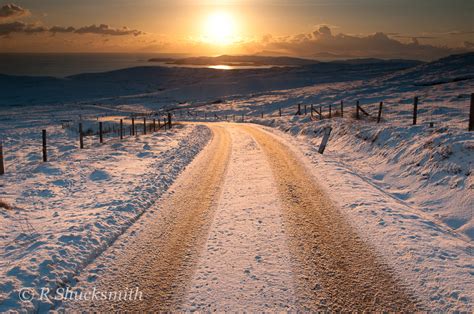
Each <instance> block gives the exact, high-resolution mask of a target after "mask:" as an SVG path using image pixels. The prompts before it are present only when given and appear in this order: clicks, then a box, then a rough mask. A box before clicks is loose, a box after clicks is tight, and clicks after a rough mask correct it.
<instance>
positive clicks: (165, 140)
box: [0, 108, 210, 311]
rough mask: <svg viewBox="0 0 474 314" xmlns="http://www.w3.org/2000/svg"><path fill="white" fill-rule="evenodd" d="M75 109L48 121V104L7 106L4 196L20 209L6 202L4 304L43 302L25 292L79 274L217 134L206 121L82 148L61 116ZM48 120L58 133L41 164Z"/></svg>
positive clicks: (0, 242)
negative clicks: (22, 108)
mask: <svg viewBox="0 0 474 314" xmlns="http://www.w3.org/2000/svg"><path fill="white" fill-rule="evenodd" d="M49 110H52V109H51V108H49ZM78 112H81V113H84V110H79V109H78V110H77V111H74V108H70V109H69V110H67V111H63V112H61V111H60V112H58V111H54V116H55V118H53V120H49V121H48V120H47V119H48V118H49V119H51V111H49V112H43V115H42V114H40V113H39V112H34V110H33V113H32V114H29V115H25V114H24V116H26V117H20V116H19V115H18V116H17V115H11V114H10V113H11V112H7V113H6V112H3V113H2V125H1V127H2V134H3V139H4V153H5V155H6V161H5V162H6V174H5V175H4V176H2V177H0V186H1V193H0V197H1V198H2V199H3V200H4V201H6V202H7V203H9V204H11V205H12V207H13V208H12V209H11V210H6V209H3V208H2V209H0V217H1V219H0V230H1V233H0V247H1V251H0V256H1V259H0V311H6V310H8V309H12V308H19V307H20V306H21V307H23V308H29V309H34V308H38V306H39V305H38V304H33V303H28V302H27V303H22V302H21V301H20V300H19V298H18V290H19V289H21V288H27V287H29V288H36V289H39V288H41V287H49V288H53V287H56V286H58V285H64V284H72V283H73V276H74V274H76V273H77V272H78V271H80V270H81V269H82V268H84V267H85V266H87V264H88V263H89V262H90V261H92V260H93V259H94V258H95V257H96V256H97V255H98V254H100V253H101V252H102V251H103V250H105V249H106V248H107V247H108V246H110V244H111V243H112V242H113V241H114V240H115V239H116V238H117V237H118V236H119V235H120V234H122V233H123V232H124V230H125V229H126V228H127V227H128V226H130V225H131V224H132V223H133V222H134V221H135V220H136V219H138V218H139V217H140V216H141V214H142V213H143V212H144V211H145V210H146V209H147V208H149V207H150V206H151V205H152V204H153V203H154V202H155V201H156V200H157V199H158V198H159V197H160V195H161V194H162V193H163V192H165V191H166V190H167V188H168V187H169V186H170V184H171V183H172V182H173V181H174V179H175V178H176V177H177V176H178V174H179V173H181V172H182V171H183V169H184V168H185V167H186V165H187V164H188V163H189V162H190V161H191V160H192V159H193V158H194V156H195V155H196V154H197V153H198V152H199V151H200V150H201V149H202V147H203V146H204V145H205V144H206V143H207V141H208V140H209V138H210V132H209V130H208V129H207V128H205V127H203V126H190V125H187V126H175V128H173V129H172V130H171V131H164V130H163V129H162V130H160V131H159V132H156V133H154V134H148V135H140V136H138V137H129V136H127V138H126V139H124V140H123V141H120V140H119V139H117V138H115V139H111V138H109V137H106V143H105V144H104V145H100V144H99V143H98V139H97V137H94V138H87V139H86V141H85V146H86V149H84V150H79V149H78V140H77V136H75V133H73V132H71V131H70V130H68V129H62V128H61V126H60V125H58V124H57V121H56V118H57V117H58V116H61V118H64V117H67V116H69V117H74V116H75V114H77V113H78ZM23 113H24V112H23ZM30 113H31V111H30ZM86 113H89V115H93V114H94V113H97V110H95V111H94V110H89V111H86ZM32 117H34V118H32ZM9 118H11V119H9ZM13 118H14V119H13ZM107 120H110V117H108V118H107ZM90 123H92V122H90ZM95 124H97V123H96V122H95ZM44 125H47V128H46V129H47V131H48V134H51V137H50V139H49V153H50V154H49V161H48V162H47V163H42V162H41V135H40V134H41V133H40V130H41V127H42V126H44ZM53 134H54V135H53ZM38 135H39V136H38ZM93 141H94V142H95V143H94V142H93ZM71 281H72V282H71Z"/></svg>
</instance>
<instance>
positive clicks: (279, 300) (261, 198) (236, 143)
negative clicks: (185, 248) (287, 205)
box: [181, 127, 296, 312]
mask: <svg viewBox="0 0 474 314" xmlns="http://www.w3.org/2000/svg"><path fill="white" fill-rule="evenodd" d="M229 131H230V133H231V137H232V153H231V160H230V164H229V166H228V170H227V172H226V179H225V182H224V185H223V188H222V189H223V191H222V194H221V197H220V199H219V203H218V205H217V209H216V213H215V217H214V219H213V222H212V225H211V229H210V233H209V237H208V240H207V243H206V246H205V249H204V253H203V254H202V256H201V257H200V261H199V262H198V265H197V270H196V272H195V275H194V278H193V280H192V281H191V283H190V287H191V288H190V291H188V296H187V298H186V300H185V301H184V304H183V305H182V307H181V309H182V310H184V311H251V312H262V311H269V310H271V311H285V310H291V309H293V310H294V309H296V308H295V306H294V305H295V291H294V288H293V276H292V273H291V265H290V254H289V251H288V247H287V239H286V235H285V232H284V226H283V221H282V209H281V205H280V201H279V199H278V197H275V196H276V195H278V190H277V187H276V183H275V181H274V179H273V175H272V171H271V169H270V165H269V164H268V162H267V161H266V156H265V154H264V153H263V151H262V150H261V148H260V147H259V145H258V144H257V143H256V142H255V140H253V139H252V138H251V137H250V136H249V135H248V134H247V133H245V132H243V131H242V130H239V129H237V128H235V127H229ZM249 161H251V162H252V163H251V164H250V163H249Z"/></svg>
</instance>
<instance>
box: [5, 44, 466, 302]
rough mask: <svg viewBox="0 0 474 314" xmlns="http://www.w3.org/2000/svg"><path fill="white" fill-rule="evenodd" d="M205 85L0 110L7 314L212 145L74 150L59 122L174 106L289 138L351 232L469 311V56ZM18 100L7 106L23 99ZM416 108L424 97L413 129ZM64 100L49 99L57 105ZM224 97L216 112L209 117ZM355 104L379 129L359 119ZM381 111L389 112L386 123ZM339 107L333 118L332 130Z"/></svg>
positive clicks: (67, 270)
mask: <svg viewBox="0 0 474 314" xmlns="http://www.w3.org/2000/svg"><path fill="white" fill-rule="evenodd" d="M191 72H192V71H191ZM197 72H199V76H198V77H192V75H191V76H189V77H186V82H187V84H186V85H185V86H184V87H183V88H182V89H180V88H177V87H176V86H175V85H173V86H171V85H170V86H169V89H165V90H162V91H157V90H156V89H157V88H159V84H158V83H159V82H157V83H156V84H150V83H147V84H145V85H141V86H138V85H140V84H141V82H135V85H133V86H132V87H130V89H129V90H130V91H137V92H140V94H137V95H133V94H129V95H128V96H123V97H112V98H107V99H104V100H103V101H101V100H98V99H94V100H90V101H86V100H82V99H81V100H82V101H83V102H82V105H74V104H65V105H64V106H54V107H51V106H47V107H38V106H36V107H34V106H31V107H22V106H10V107H4V108H1V109H0V110H1V111H0V133H1V136H2V139H3V141H4V149H5V154H6V172H7V173H6V175H4V176H2V177H0V188H1V189H0V198H2V199H4V200H5V201H7V202H8V203H10V204H12V205H13V207H14V208H13V210H4V209H0V217H1V220H0V230H1V231H0V244H1V247H2V249H1V251H0V256H1V259H0V311H1V310H6V309H10V308H18V307H20V303H19V300H18V297H17V295H16V294H15V293H17V292H15V289H18V288H20V287H22V286H29V287H32V286H33V287H40V286H44V285H48V286H54V285H58V284H61V283H67V282H68V281H71V280H72V278H73V275H74V274H75V273H76V272H77V271H80V270H81V269H82V268H83V267H85V266H86V265H87V264H88V263H89V262H90V261H91V260H92V259H93V258H94V257H95V256H96V255H97V254H99V253H100V252H102V251H103V250H104V249H105V248H106V247H107V246H108V245H110V243H111V242H112V241H113V240H114V239H115V238H116V237H117V236H118V235H120V234H121V233H122V232H123V231H124V229H126V228H127V226H129V225H130V224H131V223H133V221H134V220H136V219H137V218H138V217H139V216H140V214H141V213H142V212H143V211H144V210H146V209H147V208H148V207H149V206H150V205H151V204H152V203H153V202H154V201H155V200H157V199H158V198H159V196H160V195H161V193H163V192H164V191H165V190H166V189H167V187H168V186H169V185H170V184H171V183H172V182H173V180H174V179H175V178H176V176H177V175H178V174H179V173H180V172H181V171H182V170H183V168H184V167H185V166H186V164H188V163H189V162H190V161H191V160H192V158H193V157H194V156H195V155H196V154H197V153H198V152H199V150H200V149H201V148H202V147H203V146H204V145H205V143H206V142H207V141H208V139H209V138H210V133H209V131H208V130H207V128H205V127H202V126H190V125H186V126H182V127H180V128H176V129H173V130H172V131H168V132H166V133H164V132H163V131H160V132H158V133H155V134H153V135H146V136H140V137H138V138H127V139H125V140H124V141H122V142H120V141H117V140H113V141H112V140H111V139H106V141H107V143H106V144H105V145H103V146H100V145H99V144H98V143H97V139H96V138H94V139H92V138H88V139H87V141H86V147H88V148H87V149H85V150H78V149H77V145H78V143H77V138H76V136H75V133H74V130H71V129H69V128H66V129H62V128H61V125H60V122H61V120H64V119H68V118H70V117H74V119H75V121H74V125H75V124H76V123H77V117H78V115H82V116H83V118H84V117H86V118H85V119H89V121H90V123H93V124H94V125H95V124H96V121H94V119H95V117H96V116H97V115H100V114H102V113H104V112H110V113H111V114H114V115H121V114H125V113H122V112H127V111H132V112H137V111H153V110H158V109H161V108H163V107H168V108H170V107H176V106H177V107H178V108H179V107H180V106H181V107H182V108H183V110H182V112H184V113H185V112H186V111H188V110H190V111H192V112H193V113H197V114H198V115H199V117H198V118H196V117H189V116H188V117H185V119H189V120H198V121H200V120H203V116H204V113H206V114H207V116H208V117H213V116H214V114H217V115H218V117H219V118H221V119H222V118H223V117H225V116H226V115H227V117H228V118H229V119H232V117H233V115H235V116H236V118H237V119H240V117H241V115H242V114H245V119H246V121H247V122H255V123H258V124H263V125H266V126H268V127H269V128H268V130H270V131H271V132H274V133H275V134H277V135H278V136H280V137H285V138H286V139H287V141H288V142H291V143H292V144H293V145H295V146H297V147H299V148H300V149H301V151H302V152H303V153H304V154H306V155H307V156H306V157H307V158H308V159H309V160H311V161H312V163H313V164H312V165H311V168H312V171H313V172H314V175H315V176H316V177H317V178H318V180H319V181H320V182H321V183H323V184H324V185H325V187H326V189H327V192H328V195H329V196H331V198H332V199H333V200H334V201H335V202H336V203H337V204H338V205H339V206H340V208H341V210H342V212H343V213H344V214H345V215H347V218H348V219H349V220H350V221H351V223H352V224H353V226H354V227H355V228H356V229H357V230H359V232H360V233H361V234H362V235H363V236H364V238H366V239H367V240H368V241H369V243H371V244H372V245H373V246H374V247H375V248H376V249H377V251H378V252H379V253H380V254H381V255H383V256H384V257H385V258H386V259H387V260H388V261H389V262H390V264H392V265H393V267H394V268H395V270H397V271H398V273H399V274H400V276H401V277H403V278H404V280H406V281H407V282H409V283H410V284H411V285H412V286H414V287H415V289H416V290H417V293H418V294H419V295H420V296H421V298H423V300H424V301H425V303H426V304H428V305H429V306H430V308H432V309H437V310H441V311H445V310H455V309H459V310H467V311H472V308H473V302H474V301H473V300H474V296H473V295H472V291H474V287H473V282H474V263H473V262H472V260H474V256H473V255H474V246H473V240H474V220H473V208H474V181H473V178H472V173H473V168H474V132H468V131H467V125H468V122H467V121H468V117H469V102H470V97H471V93H472V92H473V91H474V54H473V53H471V54H465V55H460V56H451V57H448V58H445V59H442V60H439V61H435V62H433V63H428V64H422V65H419V66H417V67H414V68H410V69H405V70H402V71H395V72H393V73H389V74H384V73H385V72H386V69H385V70H384V71H380V72H377V71H375V70H373V69H372V70H370V71H368V72H369V74H368V73H365V74H363V75H360V77H357V76H358V74H357V73H355V72H351V71H348V72H344V73H343V75H338V74H340V73H336V74H334V73H331V72H325V73H323V74H322V76H321V77H318V74H317V73H316V72H311V71H301V72H298V71H297V70H292V71H291V79H289V81H288V82H285V75H286V76H287V77H288V75H287V74H288V73H279V74H278V76H275V73H274V72H272V71H266V72H265V71H264V72H262V73H266V74H261V75H258V74H256V73H254V72H253V71H252V72H251V74H249V75H248V76H245V78H246V81H238V82H237V81H236V79H237V78H236V77H234V76H232V75H231V74H222V75H217V76H212V75H211V76H210V77H207V75H208V74H209V73H207V72H206V75H204V77H202V75H203V73H201V72H200V71H197ZM197 72H196V73H197ZM375 72H377V73H375ZM186 73H188V72H186ZM249 73H250V72H249ZM188 74H189V73H188ZM313 75H314V77H312V76H313ZM331 75H334V77H332V78H331V79H330V77H331ZM308 76H310V77H308ZM348 76H349V77H348ZM2 79H3V80H6V78H2ZM79 79H81V77H79V78H78V80H79ZM94 80H100V75H95V76H94ZM124 80H125V78H124ZM267 80H268V81H267ZM51 81H53V80H51ZM117 81H119V85H120V84H125V81H122V80H121V78H117ZM171 82H173V80H171ZM106 83H107V82H105V83H104V84H105V85H104V86H107V84H106ZM43 84H47V82H45V83H43ZM91 84H93V83H91ZM170 84H171V83H170ZM314 84H315V85H314ZM137 86H138V87H137ZM157 86H158V87H157ZM301 86H303V87H301ZM43 87H44V86H43ZM76 87H77V86H76V85H74V86H73V87H71V88H76ZM109 87H110V86H109ZM293 87H296V88H293ZM55 88H57V86H56V87H54V88H53V90H54V89H55ZM114 88H116V87H114ZM114 88H109V89H108V90H107V95H102V94H100V93H99V92H97V93H96V92H93V91H89V93H90V95H91V98H94V97H96V96H98V95H99V94H100V95H99V96H101V97H102V96H107V97H109V96H111V95H110V90H113V89H114ZM92 89H93V88H92V87H91V90H92ZM45 90H48V89H47V88H46V89H45ZM206 91H208V92H206ZM17 96H18V95H16V94H15V95H13V96H11V99H9V100H8V102H11V101H12V102H16V100H17V99H20V98H21V99H22V100H25V99H26V98H25V97H26V96H21V97H20V96H18V97H19V98H18V97H17ZM414 96H418V97H419V106H418V108H419V111H418V113H419V116H418V124H417V125H415V126H414V125H412V110H413V106H412V102H413V97H414ZM15 97H17V98H15ZM46 97H49V96H48V95H46ZM58 97H59V98H60V95H59V96H58V95H57V94H54V102H56V101H58V99H59V98H58ZM30 98H31V99H35V96H32V97H30ZM217 98H218V99H219V101H218V102H217V101H216V102H215V104H210V105H204V106H203V105H202V104H203V103H211V102H213V101H215V100H216V99H217ZM341 100H343V101H344V117H343V118H342V117H340V109H339V108H340V107H339V106H340V105H339V104H340V101H341ZM357 100H359V101H360V104H361V106H362V107H363V108H364V109H365V110H366V111H368V112H369V113H370V114H371V116H370V117H365V116H364V115H363V114H362V118H361V120H356V119H354V112H355V102H356V101H357ZM69 101H71V100H70V99H67V100H65V101H64V103H68V102H69ZM178 101H179V102H182V104H180V105H177V103H178ZM380 101H383V102H384V106H383V113H382V121H381V123H380V124H377V123H376V121H375V117H376V113H377V109H378V103H379V102H380ZM25 102H26V103H29V101H27V100H25ZM32 102H33V101H32ZM298 103H301V104H303V105H305V104H306V105H307V106H308V109H309V105H311V104H314V105H315V108H319V105H321V106H322V108H323V112H324V114H325V118H324V119H323V120H322V121H319V119H318V117H317V115H315V117H314V119H312V118H311V116H310V111H309V110H308V114H307V115H306V116H305V115H300V116H295V115H294V113H295V112H296V108H297V107H296V104H298ZM0 104H1V103H0ZM330 104H331V105H332V114H333V115H334V116H335V117H332V118H331V119H328V116H327V115H328V106H329V105H330ZM89 105H94V106H93V107H89ZM184 108H186V109H184ZM189 108H190V109H189ZM280 108H281V110H282V112H283V117H279V114H278V113H279V109H280ZM262 112H263V114H264V118H263V119H262V118H261V117H260V114H261V113H262ZM180 116H181V114H179V113H178V112H177V113H176V114H175V118H179V117H180ZM87 117H89V118H87ZM108 119H109V120H110V118H108ZM109 120H107V121H109ZM208 120H209V119H208ZM430 122H433V124H434V126H433V127H430V126H429V123H430ZM45 126H46V129H47V130H48V134H50V137H49V145H50V150H49V152H50V156H49V158H50V161H49V162H48V163H45V164H43V163H41V162H40V160H41V146H40V144H41V133H40V131H41V129H42V128H44V127H45ZM328 126H330V127H332V133H331V137H330V140H329V144H328V147H327V149H326V151H325V154H324V155H323V156H320V155H319V154H317V148H318V145H319V143H320V141H321V136H322V133H323V130H324V128H326V127H328ZM21 305H22V306H29V307H30V308H33V305H32V304H26V305H25V304H21Z"/></svg>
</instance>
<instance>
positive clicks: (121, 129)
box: [120, 119, 123, 140]
mask: <svg viewBox="0 0 474 314" xmlns="http://www.w3.org/2000/svg"><path fill="white" fill-rule="evenodd" d="M120 139H121V140H123V120H122V119H120Z"/></svg>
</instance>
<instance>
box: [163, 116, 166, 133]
mask: <svg viewBox="0 0 474 314" xmlns="http://www.w3.org/2000/svg"><path fill="white" fill-rule="evenodd" d="M163 127H164V128H165V131H166V118H163Z"/></svg>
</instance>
